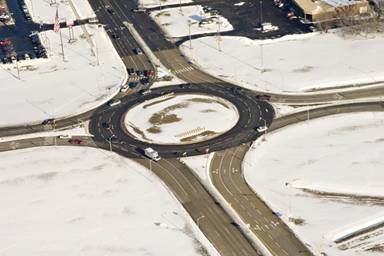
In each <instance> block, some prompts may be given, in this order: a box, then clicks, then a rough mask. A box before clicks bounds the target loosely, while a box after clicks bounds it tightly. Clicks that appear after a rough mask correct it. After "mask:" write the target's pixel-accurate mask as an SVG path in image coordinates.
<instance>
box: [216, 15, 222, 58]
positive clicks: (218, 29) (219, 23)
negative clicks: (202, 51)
mask: <svg viewBox="0 0 384 256" xmlns="http://www.w3.org/2000/svg"><path fill="white" fill-rule="evenodd" d="M220 25H221V21H220V20H219V21H217V37H216V40H217V49H218V50H219V52H221V45H220V42H221V36H220Z"/></svg>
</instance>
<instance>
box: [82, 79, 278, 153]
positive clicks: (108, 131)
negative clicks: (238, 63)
mask: <svg viewBox="0 0 384 256" xmlns="http://www.w3.org/2000/svg"><path fill="white" fill-rule="evenodd" d="M168 93H174V94H175V95H178V94H200V95H207V96H215V97H218V98H222V99H225V100H227V101H228V102H230V103H232V104H233V105H234V106H235V107H236V109H237V111H238V115H239V117H238V121H237V123H236V124H235V125H234V126H233V127H232V128H231V129H230V130H228V131H226V132H224V133H222V134H220V135H219V136H216V137H214V138H211V139H207V140H204V141H199V142H196V143H190V144H156V143H150V142H146V141H143V140H141V139H140V138H136V137H134V136H133V135H131V134H130V133H129V132H127V129H126V126H125V122H124V119H125V115H126V113H127V112H128V110H130V109H132V108H134V107H135V106H138V105H140V104H142V103H144V102H145V101H148V100H151V99H154V98H157V97H161V96H163V95H166V94H168ZM120 100H121V103H120V104H118V105H116V106H113V107H110V106H108V105H103V106H101V107H99V109H97V111H95V114H94V115H93V116H92V117H91V120H90V124H89V129H90V133H91V134H93V136H94V137H93V140H94V142H95V143H96V145H97V146H99V147H101V148H105V149H112V150H113V151H116V152H118V153H121V154H123V155H126V156H130V157H142V156H143V149H144V148H147V147H151V148H153V149H155V150H156V151H158V152H159V155H160V156H161V157H165V158H174V157H181V156H193V155H201V154H206V153H209V152H212V151H219V150H223V149H226V148H230V147H235V146H238V145H240V144H242V143H247V142H250V141H253V140H255V139H256V138H257V137H259V136H260V135H261V133H260V132H258V131H257V130H256V128H257V127H259V126H264V125H267V126H269V125H270V124H271V122H272V120H273V118H274V115H275V112H274V109H273V107H272V106H271V105H270V104H269V103H268V102H266V101H262V100H259V99H258V97H257V94H256V93H254V92H252V91H250V90H247V89H244V88H241V87H237V86H230V87H229V86H228V85H221V84H209V85H208V84H203V85H202V84H187V85H175V86H167V87H160V88H156V89H152V90H151V92H150V93H148V94H146V95H142V94H140V93H132V94H129V95H127V96H125V97H123V98H121V99H120Z"/></svg>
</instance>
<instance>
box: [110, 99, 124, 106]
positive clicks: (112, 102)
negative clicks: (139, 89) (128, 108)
mask: <svg viewBox="0 0 384 256" xmlns="http://www.w3.org/2000/svg"><path fill="white" fill-rule="evenodd" d="M120 103H121V101H120V100H110V101H108V102H107V104H108V106H110V107H113V106H117V105H119V104H120Z"/></svg>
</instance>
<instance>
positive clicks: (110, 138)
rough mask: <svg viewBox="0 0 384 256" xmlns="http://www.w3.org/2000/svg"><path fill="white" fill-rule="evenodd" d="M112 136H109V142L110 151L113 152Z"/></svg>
mask: <svg viewBox="0 0 384 256" xmlns="http://www.w3.org/2000/svg"><path fill="white" fill-rule="evenodd" d="M112 138H113V135H112V136H111V137H109V138H108V140H107V141H108V142H109V151H110V152H112Z"/></svg>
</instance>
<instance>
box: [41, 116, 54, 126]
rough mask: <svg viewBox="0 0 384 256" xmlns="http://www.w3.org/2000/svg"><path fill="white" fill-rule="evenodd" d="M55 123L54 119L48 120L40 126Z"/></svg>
mask: <svg viewBox="0 0 384 256" xmlns="http://www.w3.org/2000/svg"><path fill="white" fill-rule="evenodd" d="M55 122H56V121H55V119H54V118H48V119H45V120H44V121H43V122H42V123H41V124H42V125H49V124H54V123H55Z"/></svg>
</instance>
